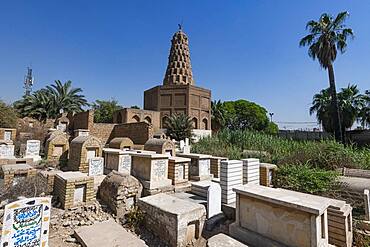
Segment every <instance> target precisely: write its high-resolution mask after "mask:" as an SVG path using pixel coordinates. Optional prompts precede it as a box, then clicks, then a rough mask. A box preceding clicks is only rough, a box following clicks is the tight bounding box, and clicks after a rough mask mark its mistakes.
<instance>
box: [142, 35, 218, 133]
mask: <svg viewBox="0 0 370 247" xmlns="http://www.w3.org/2000/svg"><path fill="white" fill-rule="evenodd" d="M171 43H172V44H171V50H170V55H169V58H168V65H167V70H166V74H165V77H164V79H163V85H160V86H156V87H153V88H151V89H148V90H146V91H145V92H144V109H145V110H152V111H159V112H160V126H161V128H165V127H166V126H165V123H166V119H167V118H168V117H169V116H171V115H172V114H179V113H183V114H186V115H188V116H189V117H190V118H191V119H192V121H193V127H194V129H200V130H211V91H210V90H208V89H205V88H201V87H197V86H195V85H194V84H195V82H194V78H193V72H192V68H191V63H190V52H189V41H188V37H187V36H186V34H185V33H184V32H183V31H182V30H181V28H180V29H179V30H178V31H177V32H176V33H175V34H174V35H173V37H172V41H171Z"/></svg>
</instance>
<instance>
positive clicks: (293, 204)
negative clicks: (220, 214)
mask: <svg viewBox="0 0 370 247" xmlns="http://www.w3.org/2000/svg"><path fill="white" fill-rule="evenodd" d="M234 191H235V192H236V195H237V201H236V220H235V222H234V223H233V224H231V225H230V226H229V232H230V235H231V236H232V237H234V238H236V239H238V240H240V241H242V242H243V243H246V244H250V245H252V246H264V247H272V246H274V247H286V246H300V247H312V246H321V247H327V246H329V243H328V221H327V209H328V207H329V206H330V199H329V198H325V197H319V196H310V195H308V194H304V193H299V192H295V193H290V192H291V191H289V190H284V189H274V188H270V187H265V186H259V185H255V184H246V185H243V186H240V187H238V188H235V189H234ZM287 233H289V234H287Z"/></svg>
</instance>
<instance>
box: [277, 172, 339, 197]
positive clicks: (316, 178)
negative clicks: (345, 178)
mask: <svg viewBox="0 0 370 247" xmlns="http://www.w3.org/2000/svg"><path fill="white" fill-rule="evenodd" d="M337 176H338V174H337V173H336V172H334V171H327V170H323V169H320V168H312V167H310V166H309V165H283V166H280V167H279V169H278V170H277V172H276V176H275V178H274V181H273V183H274V186H276V187H280V188H284V189H289V190H295V191H300V192H305V193H310V194H319V193H323V192H326V191H329V190H331V189H333V187H334V186H335V185H336V179H337Z"/></svg>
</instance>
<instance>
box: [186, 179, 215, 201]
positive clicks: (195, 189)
mask: <svg viewBox="0 0 370 247" xmlns="http://www.w3.org/2000/svg"><path fill="white" fill-rule="evenodd" d="M211 183H212V181H211V180H204V181H197V182H191V193H193V194H195V195H197V196H200V197H203V198H207V193H208V188H209V186H210V185H211Z"/></svg>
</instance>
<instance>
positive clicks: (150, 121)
mask: <svg viewBox="0 0 370 247" xmlns="http://www.w3.org/2000/svg"><path fill="white" fill-rule="evenodd" d="M144 121H145V122H147V123H149V124H151V123H152V119H151V118H150V117H148V116H146V117H145V118H144Z"/></svg>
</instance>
